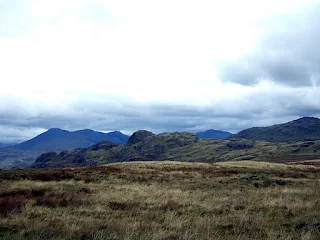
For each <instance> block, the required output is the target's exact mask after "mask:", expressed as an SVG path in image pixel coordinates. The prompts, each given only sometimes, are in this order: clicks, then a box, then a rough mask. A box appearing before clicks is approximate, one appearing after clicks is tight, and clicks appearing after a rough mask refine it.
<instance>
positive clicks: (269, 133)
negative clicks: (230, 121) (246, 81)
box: [230, 117, 320, 142]
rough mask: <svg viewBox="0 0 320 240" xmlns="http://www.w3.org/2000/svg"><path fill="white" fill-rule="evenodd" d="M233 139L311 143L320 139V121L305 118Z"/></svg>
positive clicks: (249, 130) (247, 132) (236, 135)
mask: <svg viewBox="0 0 320 240" xmlns="http://www.w3.org/2000/svg"><path fill="white" fill-rule="evenodd" d="M230 137H231V138H246V139H253V140H264V141H269V142H288V141H309V140H311V141H312V140H319V139H320V119H318V118H314V117H303V118H300V119H297V120H294V121H291V122H288V123H283V124H276V125H273V126H270V127H253V128H249V129H245V130H243V131H240V132H239V133H237V134H234V135H231V136H230Z"/></svg>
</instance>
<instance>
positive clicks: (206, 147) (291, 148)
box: [33, 131, 320, 168]
mask: <svg viewBox="0 0 320 240" xmlns="http://www.w3.org/2000/svg"><path fill="white" fill-rule="evenodd" d="M314 158H320V141H301V142H295V143H285V142H282V143H275V142H265V141H256V140H248V139H228V140H215V139H200V138H198V137H197V136H196V135H194V134H192V133H187V132H184V133H177V132H176V133H169V134H158V135H155V134H153V133H151V132H148V131H138V132H135V133H134V134H133V135H132V136H131V137H130V138H129V140H128V142H127V144H125V145H119V146H116V145H115V144H111V143H110V142H107V141H106V142H102V143H99V144H98V145H94V146H92V147H89V148H81V149H75V150H71V151H64V152H60V153H55V152H50V153H46V154H43V155H41V156H40V157H39V158H38V159H37V160H36V162H35V164H34V165H33V167H35V168H57V167H75V166H87V165H100V164H106V163H113V162H130V161H150V160H153V161H161V160H172V161H185V162H218V161H239V160H268V161H289V160H296V159H314Z"/></svg>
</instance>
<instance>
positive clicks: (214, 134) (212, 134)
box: [196, 129, 232, 139]
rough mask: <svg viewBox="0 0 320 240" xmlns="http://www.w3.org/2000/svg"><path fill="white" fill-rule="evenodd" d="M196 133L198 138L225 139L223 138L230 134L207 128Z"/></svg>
mask: <svg viewBox="0 0 320 240" xmlns="http://www.w3.org/2000/svg"><path fill="white" fill-rule="evenodd" d="M196 135H197V136H198V137H199V138H215V139H225V138H227V137H229V136H230V135H232V133H229V132H225V131H219V130H213V129H209V130H207V131H204V132H198V133H196Z"/></svg>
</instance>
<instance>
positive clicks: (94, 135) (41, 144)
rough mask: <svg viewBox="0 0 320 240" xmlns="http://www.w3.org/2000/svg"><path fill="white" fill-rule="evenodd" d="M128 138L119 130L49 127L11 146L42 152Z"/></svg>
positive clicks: (117, 141)
mask: <svg viewBox="0 0 320 240" xmlns="http://www.w3.org/2000/svg"><path fill="white" fill-rule="evenodd" d="M128 138H129V137H128V136H126V135H124V134H122V133H121V132H111V133H102V132H96V131H93V130H90V129H85V130H79V131H74V132H69V131H67V130H62V129H59V128H51V129H49V130H48V131H46V132H44V133H42V134H40V135H38V136H36V137H35V138H32V139H30V140H28V141H25V142H23V143H20V144H17V145H15V146H13V148H15V149H19V150H29V151H42V152H50V151H64V150H70V149H74V148H85V147H89V146H92V145H94V144H95V143H97V142H100V141H102V140H110V141H113V142H115V143H119V144H120V143H125V142H126V141H127V139H128Z"/></svg>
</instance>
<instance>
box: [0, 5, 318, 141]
mask: <svg viewBox="0 0 320 240" xmlns="http://www.w3.org/2000/svg"><path fill="white" fill-rule="evenodd" d="M230 6H232V8H230ZM319 19H320V4H319V2H318V1H315V0H314V1H313V0H309V1H303V0H291V1H287V0H283V1H281V2H279V1H275V0H270V1H253V0H244V1H241V2H239V1H233V0H227V1H223V2H221V1H207V0H200V1H198V2H197V4H194V2H192V1H166V0H164V1H161V2H158V3H155V2H153V1H151V2H150V1H146V0H138V1H134V2H132V1H129V0H119V1H102V0H101V1H100V0H92V1H89V0H70V1H67V2H66V1H62V0H57V1H43V0H28V1H22V0H12V1H5V2H0V52H1V54H0V66H1V71H0V79H1V88H0V142H9V141H22V140H26V139H29V138H30V137H32V136H34V135H36V134H38V133H40V132H42V131H45V130H46V129H49V128H52V127H59V128H64V129H68V130H76V129H83V128H92V129H95V130H100V131H112V130H122V131H124V132H125V133H128V134H130V133H132V132H133V131H135V130H138V129H148V130H151V131H154V132H164V131H165V132H169V131H193V132H195V131H202V130H206V129H210V128H214V129H220V130H228V131H232V132H237V131H239V130H242V129H244V128H247V127H252V126H267V125H271V124H275V123H280V122H286V121H289V120H293V119H295V118H298V117H302V116H316V117H317V116H318V117H319V116H320V98H319V96H320V87H319V86H318V84H319V79H320V64H319V63H320V57H319V56H320V52H319V51H320V48H319V42H320V34H319V31H318V26H319V23H320V22H319Z"/></svg>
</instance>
